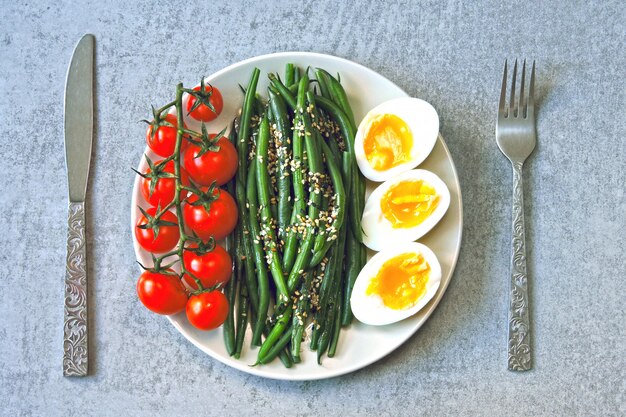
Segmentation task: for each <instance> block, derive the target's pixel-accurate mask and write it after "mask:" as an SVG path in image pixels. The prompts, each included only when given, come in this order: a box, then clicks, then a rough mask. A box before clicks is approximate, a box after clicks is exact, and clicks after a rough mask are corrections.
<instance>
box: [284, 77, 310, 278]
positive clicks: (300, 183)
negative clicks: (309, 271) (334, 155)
mask: <svg viewBox="0 0 626 417" xmlns="http://www.w3.org/2000/svg"><path fill="white" fill-rule="evenodd" d="M300 84H301V85H302V86H303V88H302V91H299V92H298V108H299V109H304V106H305V102H306V90H305V88H306V83H300ZM293 125H294V129H293V134H292V137H291V146H292V147H293V155H292V159H293V166H292V170H293V173H292V178H293V181H292V182H293V193H294V204H293V209H292V211H291V221H290V226H289V231H288V232H287V236H286V239H285V246H284V249H283V271H285V272H286V271H291V269H292V268H293V265H294V263H295V261H296V257H297V250H298V245H297V244H298V235H297V230H296V229H297V226H298V223H299V222H300V217H301V216H303V214H304V211H305V209H306V194H305V191H304V177H303V175H302V165H303V164H304V143H303V139H302V136H301V135H300V131H299V130H298V129H297V128H296V127H299V126H301V125H302V126H303V125H304V122H303V115H302V112H299V111H296V112H295V114H294V123H293ZM288 288H289V287H288Z"/></svg>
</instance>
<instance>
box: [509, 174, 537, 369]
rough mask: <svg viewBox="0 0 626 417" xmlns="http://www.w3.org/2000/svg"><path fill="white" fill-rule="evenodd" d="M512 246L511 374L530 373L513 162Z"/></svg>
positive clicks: (520, 213) (520, 198) (520, 203)
mask: <svg viewBox="0 0 626 417" xmlns="http://www.w3.org/2000/svg"><path fill="white" fill-rule="evenodd" d="M512 244H513V253H512V255H511V290H510V293H509V331H508V338H509V355H508V356H509V370H511V371H527V370H529V369H530V368H531V366H532V357H531V353H530V319H529V317H528V287H527V280H528V277H527V273H526V237H525V230H524V192H523V185H522V163H521V162H513V234H512Z"/></svg>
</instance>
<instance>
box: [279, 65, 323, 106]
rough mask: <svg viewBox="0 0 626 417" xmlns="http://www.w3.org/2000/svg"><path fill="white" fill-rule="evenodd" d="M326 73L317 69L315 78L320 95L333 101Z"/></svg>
mask: <svg viewBox="0 0 626 417" xmlns="http://www.w3.org/2000/svg"><path fill="white" fill-rule="evenodd" d="M324 72H325V71H324ZM324 72H322V70H320V68H316V69H315V77H316V78H317V84H318V85H319V86H320V93H322V97H324V98H327V99H329V100H331V99H332V98H331V96H330V92H329V90H328V80H327V79H326V74H325V73H324ZM287 85H289V84H287Z"/></svg>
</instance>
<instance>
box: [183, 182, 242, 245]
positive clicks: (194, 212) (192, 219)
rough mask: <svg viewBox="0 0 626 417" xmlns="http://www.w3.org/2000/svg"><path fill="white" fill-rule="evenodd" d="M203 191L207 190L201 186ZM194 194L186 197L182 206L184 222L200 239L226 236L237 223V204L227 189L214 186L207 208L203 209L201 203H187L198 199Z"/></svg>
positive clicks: (218, 238)
mask: <svg viewBox="0 0 626 417" xmlns="http://www.w3.org/2000/svg"><path fill="white" fill-rule="evenodd" d="M201 190H202V191H203V192H207V191H208V188H207V187H202V188H201ZM198 198H199V197H198V196H197V195H196V194H191V195H190V196H189V197H187V203H188V204H185V205H184V206H183V220H184V221H185V224H186V225H187V226H188V227H189V228H190V229H191V230H192V231H193V232H195V233H196V235H198V237H199V238H200V239H202V240H209V238H211V237H213V238H214V239H215V240H220V239H224V238H225V237H226V236H228V235H229V234H230V233H231V232H232V231H233V229H234V228H235V225H237V218H238V214H237V205H236V204H235V200H233V197H231V195H230V194H228V192H227V191H225V190H222V189H220V188H217V187H216V188H215V190H214V192H213V194H212V198H214V200H213V201H211V202H209V203H208V205H209V210H208V211H207V210H205V209H204V206H203V205H198V206H193V205H191V204H189V203H195V202H196V201H198Z"/></svg>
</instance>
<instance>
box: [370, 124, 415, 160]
mask: <svg viewBox="0 0 626 417" xmlns="http://www.w3.org/2000/svg"><path fill="white" fill-rule="evenodd" d="M412 147H413V135H412V133H411V129H409V126H408V125H407V124H406V122H405V121H404V120H402V119H401V118H399V117H398V116H396V115H394V114H382V115H378V116H376V117H374V118H373V119H372V121H371V122H370V124H369V128H368V129H367V132H366V133H365V138H364V139H363V149H364V151H365V157H366V158H367V161H368V162H369V163H370V165H371V166H372V168H374V169H375V170H377V171H385V170H388V169H389V168H393V167H395V166H396V165H399V164H401V163H403V162H406V161H408V160H409V158H410V156H411V148H412Z"/></svg>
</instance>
